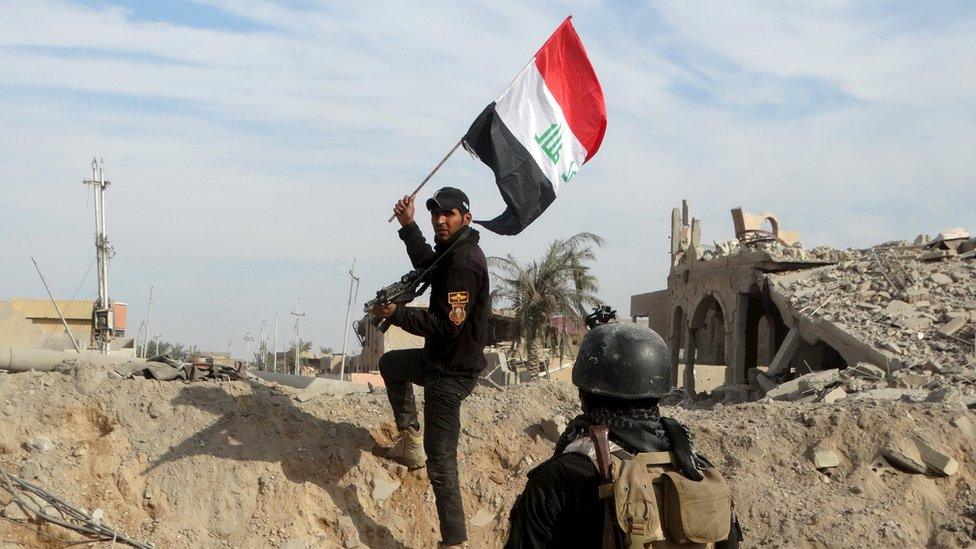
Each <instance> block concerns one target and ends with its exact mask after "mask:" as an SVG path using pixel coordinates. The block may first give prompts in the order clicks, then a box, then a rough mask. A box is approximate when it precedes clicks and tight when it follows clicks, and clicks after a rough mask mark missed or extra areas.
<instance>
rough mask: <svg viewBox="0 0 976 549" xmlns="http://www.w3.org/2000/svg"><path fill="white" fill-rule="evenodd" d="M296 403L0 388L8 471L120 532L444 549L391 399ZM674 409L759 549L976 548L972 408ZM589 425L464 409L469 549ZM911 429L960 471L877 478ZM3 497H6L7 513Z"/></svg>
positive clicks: (567, 400) (240, 392)
mask: <svg viewBox="0 0 976 549" xmlns="http://www.w3.org/2000/svg"><path fill="white" fill-rule="evenodd" d="M295 394H296V393H295V391H293V390H292V389H289V388H283V387H279V386H276V385H272V384H268V383H265V382H223V383H217V382H197V383H192V384H183V383H179V382H159V381H151V380H107V381H105V382H104V383H101V384H100V385H98V387H97V388H96V389H95V390H89V391H85V392H84V394H83V393H82V392H79V390H78V386H77V384H76V383H75V380H74V379H73V377H71V376H69V375H65V374H58V373H40V372H28V373H22V374H0V414H2V415H0V417H2V420H3V421H2V422H0V467H3V468H4V469H5V470H7V471H10V472H13V473H15V474H19V475H20V476H22V477H25V478H28V479H29V480H31V482H34V483H36V484H38V485H41V486H44V487H46V488H48V489H49V490H51V491H52V492H54V493H56V494H57V495H59V496H61V497H62V498H64V499H66V500H68V501H70V502H73V503H74V504H76V505H78V506H84V507H86V508H87V509H94V508H101V509H103V510H104V516H105V522H106V523H108V524H110V525H112V526H114V527H117V528H119V529H120V530H122V531H124V532H125V533H127V534H128V535H130V536H133V537H135V538H138V539H145V540H149V541H151V542H152V543H154V544H155V545H156V546H157V547H170V546H181V547H268V546H273V547H289V548H292V549H294V548H298V547H313V546H314V547H328V546H346V547H354V546H356V545H357V543H359V544H360V546H368V547H383V548H387V547H430V546H432V545H433V544H434V542H435V541H436V539H437V535H436V524H437V523H436V513H435V510H434V503H433V493H432V491H431V489H430V486H429V483H428V482H427V480H426V478H425V477H424V474H423V472H422V471H421V472H419V473H409V472H407V471H405V470H404V469H403V468H400V467H397V466H393V465H390V464H388V463H386V462H384V461H383V460H381V459H378V458H377V457H375V456H374V455H373V454H372V451H373V450H374V447H375V446H376V444H377V443H379V444H387V443H389V441H390V440H391V434H392V426H391V425H390V423H389V422H390V414H389V412H388V405H387V403H386V395H385V394H383V393H382V392H380V393H374V394H364V395H348V396H346V397H330V396H325V395H323V396H320V397H316V398H313V399H311V400H309V401H307V402H299V401H298V400H297V399H296V398H294V397H295ZM664 412H665V413H666V414H670V415H674V416H676V417H677V418H679V419H680V420H682V421H684V422H686V423H687V424H689V425H690V426H692V428H693V431H694V432H695V433H696V434H697V440H698V444H699V447H700V449H701V450H702V451H703V452H704V453H705V454H706V455H708V456H709V457H710V458H711V459H712V460H713V461H714V462H716V464H718V465H719V466H720V467H721V468H722V469H723V471H724V472H725V473H726V476H727V477H728V478H729V479H730V481H731V483H732V485H733V487H734V490H735V496H736V505H737V508H738V511H739V513H740V515H741V516H742V522H743V526H744V529H745V534H746V536H747V537H746V541H747V544H748V545H749V546H757V545H780V546H790V547H796V546H827V545H829V546H905V545H915V546H922V545H929V546H942V547H953V546H965V545H966V544H968V543H971V542H972V541H973V540H974V539H976V523H974V519H976V486H974V479H973V474H972V463H971V456H973V455H976V451H974V450H976V447H974V441H973V439H971V438H968V436H967V435H965V434H963V433H962V431H961V427H959V426H957V425H961V426H962V428H965V427H966V426H968V428H970V429H971V427H972V425H971V422H972V420H973V419H974V418H973V417H972V413H971V412H968V411H966V410H965V409H961V408H958V407H957V408H953V407H950V406H948V405H943V404H911V403H905V402H886V401H867V402H858V401H846V400H842V401H839V402H837V403H835V404H829V405H827V404H823V405H800V404H796V403H790V402H772V403H765V402H755V403H747V404H740V405H735V406H725V407H722V406H719V407H716V408H714V409H712V410H686V409H681V408H672V407H667V408H665V409H664ZM575 413H576V395H575V389H574V388H573V387H572V386H571V385H569V384H565V383H548V382H540V383H533V384H527V385H522V386H516V387H512V388H510V389H507V390H504V391H498V390H494V389H487V388H483V387H480V388H478V389H477V391H476V392H475V394H474V395H472V397H471V398H469V399H468V400H467V401H466V403H465V405H464V408H463V416H462V422H463V425H464V429H463V434H462V437H461V439H462V442H461V447H460V456H459V457H460V466H461V483H462V489H463V492H464V498H465V499H464V502H465V505H466V512H467V514H468V516H469V524H470V537H471V546H472V547H497V546H499V545H500V544H501V542H502V540H503V539H504V535H505V530H506V527H507V523H506V516H507V512H508V509H509V508H510V507H511V505H512V502H513V500H514V498H515V497H516V495H517V494H518V492H519V491H520V489H521V487H522V485H523V483H524V479H525V473H526V472H527V471H528V470H530V469H531V468H532V467H533V466H535V465H536V464H538V463H539V462H540V461H542V460H544V459H546V458H547V457H548V456H549V455H550V454H551V452H552V447H553V443H552V441H551V440H550V438H549V437H548V435H547V434H546V432H545V430H544V429H543V427H542V421H543V420H546V419H552V418H553V417H555V416H557V415H560V414H561V415H563V416H564V417H572V416H573V415H574V414H575ZM967 416H968V419H967ZM960 418H962V419H960ZM967 421H969V422H970V423H966V422H967ZM954 422H955V423H954ZM905 433H915V434H917V435H918V436H920V437H922V438H924V439H925V440H927V441H928V442H929V443H930V444H931V445H933V446H934V447H936V448H937V449H939V450H940V451H942V452H945V453H946V454H948V455H951V456H952V457H954V458H955V459H957V460H958V461H959V471H958V473H956V474H954V475H952V476H949V477H945V478H937V477H930V476H925V475H910V474H905V473H897V472H896V473H891V472H884V471H881V472H875V471H874V470H873V469H872V464H874V461H875V460H874V458H875V456H876V454H877V452H878V451H879V450H880V449H881V448H882V447H883V446H884V445H885V444H886V443H887V442H888V440H889V439H890V438H892V437H893V436H896V435H902V434H905ZM970 434H971V433H970ZM817 445H823V446H828V447H830V448H832V449H833V450H835V451H836V453H837V455H838V456H839V457H840V465H839V466H838V467H836V468H833V469H828V470H826V474H825V473H821V472H819V471H817V470H816V469H815V468H814V467H813V465H812V463H811V461H810V451H811V449H812V448H813V447H815V446H817ZM6 497H7V496H6V494H5V493H4V492H3V491H0V498H3V500H2V501H0V505H5V504H6V503H7V499H6ZM30 526H31V527H32V528H33V525H30ZM43 531H44V532H45V533H47V534H55V535H57V536H59V537H66V538H71V539H80V538H78V537H77V536H76V535H74V534H71V533H68V532H66V531H64V530H62V529H53V528H52V527H45V528H44V530H43ZM0 540H3V541H4V542H7V543H10V544H12V546H17V544H18V543H19V544H22V545H24V546H31V547H35V546H61V545H62V544H61V543H59V542H54V541H51V540H49V539H46V538H43V537H39V536H38V535H37V534H35V533H34V532H32V531H31V530H29V529H28V528H24V527H23V526H21V525H16V524H14V523H11V522H9V521H0Z"/></svg>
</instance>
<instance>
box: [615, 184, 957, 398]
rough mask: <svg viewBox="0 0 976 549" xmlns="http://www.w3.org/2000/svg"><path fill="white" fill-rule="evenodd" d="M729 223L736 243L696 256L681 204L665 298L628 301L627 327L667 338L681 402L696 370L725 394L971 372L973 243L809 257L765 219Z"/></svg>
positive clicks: (697, 230)
mask: <svg viewBox="0 0 976 549" xmlns="http://www.w3.org/2000/svg"><path fill="white" fill-rule="evenodd" d="M732 219H733V226H734V229H735V237H736V238H735V239H734V240H731V241H726V242H717V243H715V244H714V245H713V246H703V245H702V242H701V224H700V222H699V220H698V219H695V218H693V217H692V216H691V212H690V208H689V206H688V203H687V202H684V203H683V204H682V207H681V208H680V209H678V208H675V209H674V210H673V211H672V226H671V268H670V272H669V274H668V279H667V288H666V289H664V290H660V291H656V292H651V293H645V294H639V295H634V296H632V297H631V311H630V314H631V317H632V318H633V319H635V320H637V319H640V318H644V317H646V318H647V321H648V324H649V325H650V327H651V328H652V329H654V330H656V331H658V332H659V333H660V334H661V335H662V337H664V338H665V340H666V341H667V342H668V344H669V347H670V349H671V358H672V367H673V369H674V370H673V373H674V379H675V380H676V381H677V380H679V379H680V380H681V382H680V383H681V385H682V386H683V387H684V389H685V390H686V391H687V392H688V393H689V394H692V395H694V394H695V393H696V379H695V378H696V374H697V375H699V376H700V375H701V373H702V371H703V368H702V367H704V366H715V367H720V368H721V369H722V371H723V376H722V377H723V379H722V380H721V381H722V382H723V387H722V390H723V391H725V392H732V393H734V392H739V393H745V394H749V393H753V394H756V393H758V394H760V395H761V394H763V393H764V392H765V391H767V390H770V389H772V388H773V387H775V386H776V385H777V384H778V383H779V382H781V381H784V380H786V379H789V378H791V377H795V376H798V375H803V374H808V373H810V372H816V371H821V370H832V369H844V368H847V367H850V366H854V365H857V364H860V363H867V364H871V365H874V366H877V367H879V368H881V369H882V370H883V371H884V372H887V373H889V374H890V373H891V372H896V371H902V372H907V371H908V369H909V368H922V367H923V366H925V365H926V364H929V365H930V366H928V368H929V369H930V370H933V369H938V370H942V369H949V370H951V369H953V368H958V367H962V366H964V365H966V364H970V365H971V364H972V363H974V362H976V359H974V358H973V357H974V345H976V343H974V329H973V326H974V324H976V262H974V261H973V257H974V253H976V252H974V251H973V249H974V248H976V241H974V240H973V239H972V238H970V235H969V234H968V233H967V232H965V231H964V230H961V229H954V230H952V231H946V232H944V233H943V234H940V235H939V236H938V237H936V238H934V239H929V238H928V237H925V236H924V235H920V236H919V238H917V239H916V240H915V242H913V243H908V242H889V243H885V244H881V245H878V246H874V247H872V248H869V249H867V250H836V249H831V248H826V247H818V248H813V249H811V250H807V249H805V248H803V247H802V246H801V244H800V243H799V235H798V234H797V233H795V232H791V231H786V230H783V229H782V228H781V224H780V221H779V219H778V218H777V217H776V216H775V215H774V214H770V213H763V214H759V215H754V214H749V213H746V212H744V211H742V209H741V208H736V209H733V210H732ZM696 366H698V367H696ZM710 388H711V387H710Z"/></svg>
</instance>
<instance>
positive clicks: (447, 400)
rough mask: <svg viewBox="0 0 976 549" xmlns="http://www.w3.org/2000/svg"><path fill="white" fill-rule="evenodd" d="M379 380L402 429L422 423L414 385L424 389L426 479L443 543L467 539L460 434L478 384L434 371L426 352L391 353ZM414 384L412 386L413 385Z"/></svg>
mask: <svg viewBox="0 0 976 549" xmlns="http://www.w3.org/2000/svg"><path fill="white" fill-rule="evenodd" d="M380 375H382V376H383V381H384V382H385V383H386V394H387V397H389V399H390V406H391V407H392V408H393V418H394V420H395V421H396V425H397V428H398V429H400V430H403V429H406V428H407V427H410V426H416V425H418V424H419V421H418V420H417V403H416V401H415V400H414V396H413V385H421V386H423V388H424V424H425V425H424V451H425V452H426V453H427V476H428V477H429V478H430V484H431V486H432V487H433V488H434V500H435V503H436V505H437V518H438V520H439V521H440V526H441V540H442V541H443V542H444V543H447V544H454V543H461V542H462V541H465V540H467V539H468V534H467V530H466V529H465V526H464V506H463V505H462V504H461V487H460V485H459V484H458V468H457V445H458V435H459V434H460V430H461V401H463V400H464V399H465V398H467V396H468V395H470V394H471V391H472V390H473V389H474V386H475V384H476V383H477V379H474V378H469V377H464V376H453V375H450V374H445V373H443V372H440V371H438V370H435V369H432V368H430V367H429V364H428V363H427V359H426V354H425V353H424V350H423V349H403V350H399V351H389V352H387V353H384V354H383V356H382V357H380ZM411 384H413V385H411Z"/></svg>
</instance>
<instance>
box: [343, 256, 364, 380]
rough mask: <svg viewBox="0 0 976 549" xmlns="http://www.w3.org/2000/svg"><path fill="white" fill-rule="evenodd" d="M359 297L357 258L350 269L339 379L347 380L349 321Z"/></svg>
mask: <svg viewBox="0 0 976 549" xmlns="http://www.w3.org/2000/svg"><path fill="white" fill-rule="evenodd" d="M353 285H355V286H356V297H353V289H352V288H353ZM357 297H359V277H357V276H356V258H355V257H354V258H352V268H351V269H349V304H348V305H346V326H345V328H344V329H343V332H342V364H341V365H340V366H339V379H345V378H346V343H347V342H348V341H349V320H350V318H349V317H350V315H352V302H353V301H355V300H356V298H357Z"/></svg>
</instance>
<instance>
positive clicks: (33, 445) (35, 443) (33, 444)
mask: <svg viewBox="0 0 976 549" xmlns="http://www.w3.org/2000/svg"><path fill="white" fill-rule="evenodd" d="M52 449H54V441H52V440H51V439H50V437H46V436H36V437H31V439H30V440H28V441H27V450H28V451H30V452H34V453H38V454H43V453H44V452H48V451H50V450H52Z"/></svg>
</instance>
